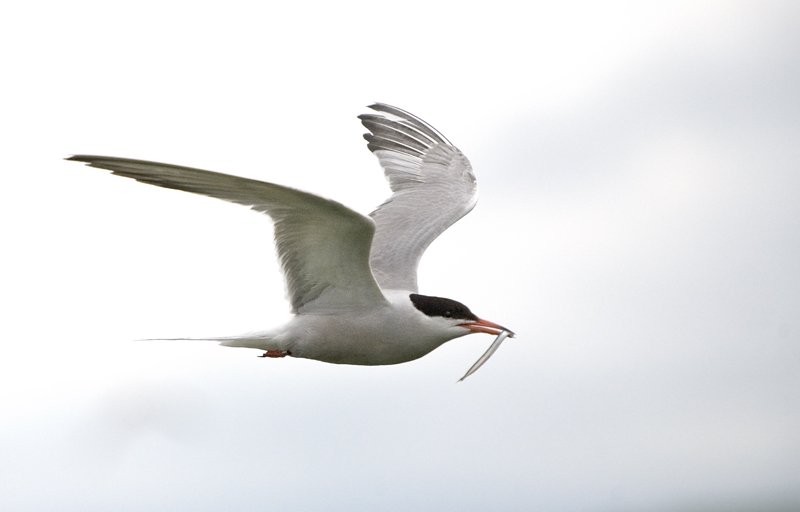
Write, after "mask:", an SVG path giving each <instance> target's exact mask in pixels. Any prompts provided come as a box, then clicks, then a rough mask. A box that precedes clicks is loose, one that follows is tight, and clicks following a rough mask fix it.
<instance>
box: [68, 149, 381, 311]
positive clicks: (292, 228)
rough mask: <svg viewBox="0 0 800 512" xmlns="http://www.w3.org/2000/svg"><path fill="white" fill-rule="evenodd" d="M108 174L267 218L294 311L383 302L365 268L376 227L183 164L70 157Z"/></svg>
mask: <svg viewBox="0 0 800 512" xmlns="http://www.w3.org/2000/svg"><path fill="white" fill-rule="evenodd" d="M68 160H77V161H79V162H86V163H87V164H88V165H90V166H92V167H98V168H100V169H108V170H110V171H111V172H112V173H113V174H116V175H118V176H125V177H127V178H133V179H135V180H137V181H141V182H142V183H149V184H151V185H157V186H159V187H165V188H173V189H177V190H185V191H186V192H193V193H195V194H202V195H206V196H211V197H216V198H218V199H223V200H225V201H231V202H233V203H238V204H241V205H244V206H249V207H251V208H252V209H253V210H256V211H259V212H263V213H266V214H267V215H269V216H270V217H272V219H273V221H274V223H275V244H276V246H277V250H278V256H279V258H280V262H281V266H282V267H283V271H284V275H285V279H286V287H287V290H288V294H289V300H290V301H291V303H292V310H293V311H294V312H295V313H312V312H314V313H333V312H337V311H343V310H358V309H368V308H372V307H375V306H377V305H380V304H383V303H385V302H386V299H385V298H384V296H383V293H381V290H380V288H378V285H377V283H376V282H375V278H374V277H373V276H372V272H371V271H370V268H369V251H370V246H371V243H372V238H373V234H374V232H375V225H374V222H373V221H372V220H370V219H369V218H368V217H365V216H363V215H361V214H359V213H356V212H354V211H353V210H350V209H349V208H346V207H345V206H343V205H341V204H339V203H337V202H335V201H330V200H328V199H324V198H322V197H319V196H315V195H313V194H308V193H306V192H301V191H299V190H295V189H292V188H288V187H282V186H280V185H275V184H272V183H266V182H263V181H257V180H251V179H246V178H239V177H237V176H231V175H228V174H221V173H217V172H210V171H202V170H200V169H192V168H189V167H179V166H176V165H169V164H160V163H156V162H145V161H141V160H130V159H127V158H114V157H105V156H88V155H76V156H73V157H70V158H68Z"/></svg>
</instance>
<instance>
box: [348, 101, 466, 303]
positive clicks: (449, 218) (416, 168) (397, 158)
mask: <svg viewBox="0 0 800 512" xmlns="http://www.w3.org/2000/svg"><path fill="white" fill-rule="evenodd" d="M370 108H371V109H373V110H375V111H377V112H382V113H384V114H388V116H389V117H387V116H384V115H379V114H363V115H361V116H359V119H361V122H362V124H363V125H364V127H366V128H367V129H368V130H369V131H370V133H367V134H365V135H364V138H365V139H366V140H367V142H368V144H367V146H368V147H369V149H370V151H372V152H373V153H374V154H375V155H376V156H377V157H378V160H379V161H380V163H381V166H382V167H383V169H384V172H385V174H386V177H387V178H388V180H389V186H390V187H391V189H392V191H393V192H394V194H393V195H392V196H391V197H390V198H389V199H388V200H387V201H386V202H385V203H384V204H383V205H381V206H380V207H379V208H378V209H376V210H375V211H374V212H372V214H370V215H371V217H372V218H373V220H374V221H375V224H376V231H375V238H374V240H373V242H372V252H371V253H370V265H371V267H372V272H373V274H374V275H375V279H376V280H377V281H378V284H379V285H380V286H381V288H384V289H400V290H409V291H414V292H416V291H417V265H418V263H419V260H420V258H421V257H422V254H423V253H424V252H425V249H426V248H427V247H428V245H429V244H430V243H431V242H432V241H433V240H434V239H436V237H438V236H439V235H440V234H441V233H442V232H444V231H445V230H446V229H447V228H449V227H450V226H451V225H452V224H453V223H454V222H456V221H457V220H458V219H460V218H461V217H463V216H464V215H466V214H467V213H469V211H470V210H472V208H473V207H474V206H475V203H476V201H477V187H476V182H475V175H474V174H473V173H472V167H471V165H470V163H469V160H467V158H466V157H465V156H464V154H463V153H461V151H459V149H458V148H456V147H455V146H454V145H453V144H452V143H451V142H450V141H449V140H447V138H446V137H445V136H444V135H442V134H441V133H440V132H439V131H438V130H436V129H435V128H433V127H432V126H431V125H429V124H428V123H426V122H425V121H423V120H422V119H420V118H418V117H416V116H414V115H413V114H410V113H409V112H406V111H405V110H402V109H399V108H397V107H392V106H390V105H386V104H383V103H376V104H374V105H370Z"/></svg>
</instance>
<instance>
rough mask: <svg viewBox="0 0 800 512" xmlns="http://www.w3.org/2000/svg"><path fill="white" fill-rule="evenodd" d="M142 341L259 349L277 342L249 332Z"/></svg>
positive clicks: (269, 346) (272, 347)
mask: <svg viewBox="0 0 800 512" xmlns="http://www.w3.org/2000/svg"><path fill="white" fill-rule="evenodd" d="M141 341H216V342H217V343H219V344H220V345H222V346H225V347H244V348H256V349H259V350H274V349H275V344H274V343H271V337H267V336H266V335H265V334H264V333H249V334H242V335H239V336H208V337H202V338H148V339H145V340H141Z"/></svg>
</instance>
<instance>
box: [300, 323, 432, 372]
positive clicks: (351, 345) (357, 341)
mask: <svg viewBox="0 0 800 512" xmlns="http://www.w3.org/2000/svg"><path fill="white" fill-rule="evenodd" d="M302 323H303V325H302V326H299V325H298V326H297V327H300V329H293V331H294V332H293V335H294V336H293V338H294V339H293V340H292V341H291V343H290V349H289V350H290V352H291V354H292V356H294V357H302V358H306V359H316V360H318V361H325V362H327V363H338V364H357V365H385V364H398V363H405V362H407V361H413V360H414V359H418V358H420V357H422V356H424V355H425V354H428V353H429V352H431V351H432V350H434V349H435V348H437V347H439V346H440V345H442V344H443V343H444V342H445V341H447V339H442V337H441V334H439V335H438V336H434V335H432V334H431V333H429V332H426V330H425V329H424V326H423V328H419V327H417V326H414V325H408V324H407V323H406V324H404V325H396V326H395V325H391V320H389V321H388V322H387V321H381V319H380V318H376V319H371V318H360V319H358V321H354V322H342V321H338V320H333V319H332V318H331V317H321V318H315V317H306V318H304V319H303V322H302Z"/></svg>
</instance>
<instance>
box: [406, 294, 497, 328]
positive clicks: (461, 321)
mask: <svg viewBox="0 0 800 512" xmlns="http://www.w3.org/2000/svg"><path fill="white" fill-rule="evenodd" d="M409 298H410V299H411V303H412V304H414V307H415V308H417V309H418V310H420V311H421V312H422V313H424V314H425V315H427V316H429V317H431V318H433V319H436V320H437V321H438V322H440V323H442V325H443V326H450V327H457V328H461V329H465V330H466V332H464V333H463V334H458V335H456V336H463V335H464V334H472V333H475V332H485V333H487V334H500V333H501V332H503V331H508V332H511V331H509V330H508V329H506V328H505V327H503V326H502V325H498V324H496V323H494V322H490V321H488V320H482V319H480V318H478V317H477V316H476V315H475V313H473V312H472V311H470V310H469V308H468V307H467V306H465V305H464V304H462V303H460V302H458V301H455V300H452V299H445V298H443V297H431V296H429V295H419V294H416V293H412V294H411V295H410V296H409ZM512 335H513V333H512Z"/></svg>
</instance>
